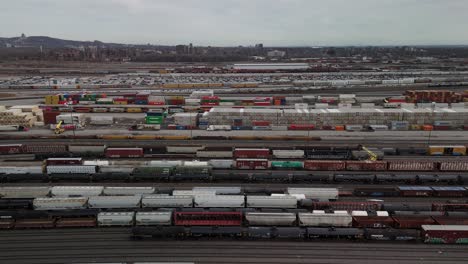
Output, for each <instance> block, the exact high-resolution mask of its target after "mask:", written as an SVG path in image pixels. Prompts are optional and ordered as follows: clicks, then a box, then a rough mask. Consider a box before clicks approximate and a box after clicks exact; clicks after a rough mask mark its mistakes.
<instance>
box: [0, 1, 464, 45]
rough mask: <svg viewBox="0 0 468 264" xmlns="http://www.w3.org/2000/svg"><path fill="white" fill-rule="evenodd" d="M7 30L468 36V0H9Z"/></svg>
mask: <svg viewBox="0 0 468 264" xmlns="http://www.w3.org/2000/svg"><path fill="white" fill-rule="evenodd" d="M0 7H1V8H0V34H1V36H2V37H12V36H19V35H20V34H21V33H25V34H26V35H28V36H38V35H42V36H52V37H58V38H65V39H73V40H101V41H104V42H119V43H138V44H141V43H151V44H169V45H174V44H182V43H189V42H192V43H193V44H194V45H212V46H234V45H253V44H255V43H264V45H266V46H274V45H278V46H288V45H295V46H304V45H305V46H314V45H404V44H409V45H411V44H413V45H414V44H468V30H467V26H468V0H10V1H7V0H3V1H2V3H1V5H0Z"/></svg>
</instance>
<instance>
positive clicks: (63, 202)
mask: <svg viewBox="0 0 468 264" xmlns="http://www.w3.org/2000/svg"><path fill="white" fill-rule="evenodd" d="M87 202H88V198H85V197H73V198H36V199H34V200H33V206H34V209H35V210H66V209H86V204H87Z"/></svg>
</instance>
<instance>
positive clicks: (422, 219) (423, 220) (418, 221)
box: [393, 215, 435, 229]
mask: <svg viewBox="0 0 468 264" xmlns="http://www.w3.org/2000/svg"><path fill="white" fill-rule="evenodd" d="M393 219H394V220H395V226H396V227H398V228H417V229H419V228H421V226H422V225H433V224H435V221H434V219H432V217H430V216H424V215H421V216H419V215H418V216H414V215H411V216H394V217H393Z"/></svg>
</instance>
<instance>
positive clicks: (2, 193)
mask: <svg viewBox="0 0 468 264" xmlns="http://www.w3.org/2000/svg"><path fill="white" fill-rule="evenodd" d="M49 192H50V188H49V187H33V186H31V187H0V198H39V197H47V195H48V194H49Z"/></svg>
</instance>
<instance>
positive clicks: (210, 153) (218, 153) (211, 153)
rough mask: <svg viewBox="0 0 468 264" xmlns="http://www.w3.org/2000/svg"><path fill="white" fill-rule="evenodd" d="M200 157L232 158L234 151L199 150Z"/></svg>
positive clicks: (198, 155)
mask: <svg viewBox="0 0 468 264" xmlns="http://www.w3.org/2000/svg"><path fill="white" fill-rule="evenodd" d="M197 157H198V158H232V151H209V150H199V151H197Z"/></svg>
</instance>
